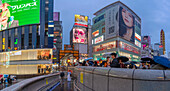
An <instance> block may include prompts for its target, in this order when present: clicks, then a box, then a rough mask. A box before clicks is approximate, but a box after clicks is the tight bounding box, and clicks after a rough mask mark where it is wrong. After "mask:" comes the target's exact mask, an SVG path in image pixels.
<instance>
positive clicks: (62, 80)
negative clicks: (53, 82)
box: [60, 71, 65, 83]
mask: <svg viewBox="0 0 170 91" xmlns="http://www.w3.org/2000/svg"><path fill="white" fill-rule="evenodd" d="M64 76H65V74H64V72H63V71H61V72H60V77H61V82H62V83H63V82H64Z"/></svg>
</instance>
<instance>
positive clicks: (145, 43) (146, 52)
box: [141, 36, 152, 57]
mask: <svg viewBox="0 0 170 91" xmlns="http://www.w3.org/2000/svg"><path fill="white" fill-rule="evenodd" d="M141 43H142V49H141V57H152V55H151V51H152V47H151V37H150V36H142V41H141Z"/></svg>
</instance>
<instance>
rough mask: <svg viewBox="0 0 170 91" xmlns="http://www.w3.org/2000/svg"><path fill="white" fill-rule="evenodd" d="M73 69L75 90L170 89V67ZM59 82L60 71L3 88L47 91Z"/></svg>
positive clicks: (123, 90)
mask: <svg viewBox="0 0 170 91" xmlns="http://www.w3.org/2000/svg"><path fill="white" fill-rule="evenodd" d="M69 70H72V76H73V77H74V78H75V80H74V83H72V85H73V88H74V91H169V90H170V70H143V69H123V68H103V67H89V66H77V67H69ZM59 81H60V79H59V73H55V74H49V75H44V76H39V77H34V78H31V79H27V80H24V81H21V82H19V83H17V84H14V85H12V86H10V87H7V88H5V89H4V90H2V91H11V90H12V91H21V90H22V91H37V90H38V91H47V90H49V89H51V88H54V86H57V85H56V84H58V83H59ZM55 88H56V87H55ZM58 88H60V87H58ZM50 91H52V90H50ZM70 91H71V90H70Z"/></svg>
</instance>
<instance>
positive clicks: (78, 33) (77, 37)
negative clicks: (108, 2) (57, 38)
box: [73, 27, 87, 43]
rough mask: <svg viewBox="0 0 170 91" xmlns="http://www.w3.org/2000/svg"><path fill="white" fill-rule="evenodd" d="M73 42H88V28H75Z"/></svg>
mask: <svg viewBox="0 0 170 91" xmlns="http://www.w3.org/2000/svg"><path fill="white" fill-rule="evenodd" d="M73 43H87V30H86V28H79V27H75V28H73Z"/></svg>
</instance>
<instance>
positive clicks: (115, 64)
mask: <svg viewBox="0 0 170 91" xmlns="http://www.w3.org/2000/svg"><path fill="white" fill-rule="evenodd" d="M110 56H111V57H109V56H108V57H107V58H106V60H102V59H100V60H99V61H90V60H86V61H83V62H78V63H77V64H74V66H77V65H78V66H93V67H111V68H129V69H163V70H164V69H166V67H163V66H162V65H160V64H157V63H151V62H149V61H141V62H135V61H128V62H127V60H126V61H125V60H124V59H121V58H117V54H116V53H111V54H110Z"/></svg>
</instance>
